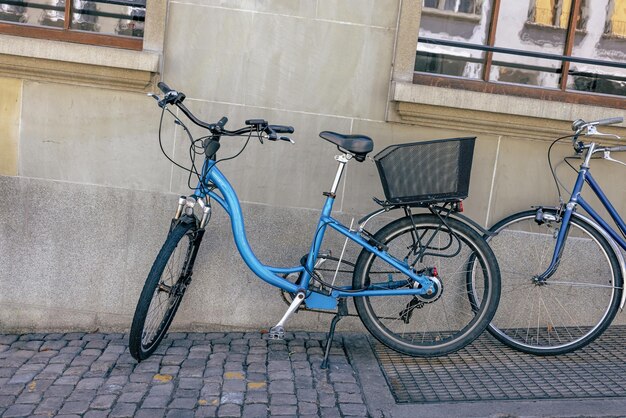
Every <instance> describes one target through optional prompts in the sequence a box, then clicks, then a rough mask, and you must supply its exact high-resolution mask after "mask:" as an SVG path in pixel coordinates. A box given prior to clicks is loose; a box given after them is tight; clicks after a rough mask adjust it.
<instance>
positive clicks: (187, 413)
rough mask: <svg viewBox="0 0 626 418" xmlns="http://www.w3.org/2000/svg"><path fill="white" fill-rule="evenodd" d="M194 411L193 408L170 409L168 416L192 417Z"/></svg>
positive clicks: (176, 417)
mask: <svg viewBox="0 0 626 418" xmlns="http://www.w3.org/2000/svg"><path fill="white" fill-rule="evenodd" d="M194 414H195V413H194V411H193V410H191V409H170V410H169V411H168V412H167V415H166V417H167V418H192V417H193V416H194Z"/></svg>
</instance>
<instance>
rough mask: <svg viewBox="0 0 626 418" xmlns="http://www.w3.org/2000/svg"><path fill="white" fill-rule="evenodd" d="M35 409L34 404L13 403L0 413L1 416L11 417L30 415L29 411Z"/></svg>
mask: <svg viewBox="0 0 626 418" xmlns="http://www.w3.org/2000/svg"><path fill="white" fill-rule="evenodd" d="M34 409H35V405H30V404H15V405H11V406H9V407H8V408H7V409H6V410H5V411H4V414H2V417H3V418H4V417H6V418H12V417H27V416H29V415H31V412H33V410H34Z"/></svg>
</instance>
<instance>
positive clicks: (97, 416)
mask: <svg viewBox="0 0 626 418" xmlns="http://www.w3.org/2000/svg"><path fill="white" fill-rule="evenodd" d="M110 413H111V410H109V409H105V410H91V409H90V410H89V411H87V412H86V413H85V415H83V418H106V417H108V416H109V414H110Z"/></svg>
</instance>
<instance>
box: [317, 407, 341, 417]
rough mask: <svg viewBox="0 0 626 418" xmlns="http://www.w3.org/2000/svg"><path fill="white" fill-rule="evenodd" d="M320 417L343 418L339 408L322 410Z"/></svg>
mask: <svg viewBox="0 0 626 418" xmlns="http://www.w3.org/2000/svg"><path fill="white" fill-rule="evenodd" d="M320 415H321V416H322V417H323V418H341V413H340V412H339V408H320Z"/></svg>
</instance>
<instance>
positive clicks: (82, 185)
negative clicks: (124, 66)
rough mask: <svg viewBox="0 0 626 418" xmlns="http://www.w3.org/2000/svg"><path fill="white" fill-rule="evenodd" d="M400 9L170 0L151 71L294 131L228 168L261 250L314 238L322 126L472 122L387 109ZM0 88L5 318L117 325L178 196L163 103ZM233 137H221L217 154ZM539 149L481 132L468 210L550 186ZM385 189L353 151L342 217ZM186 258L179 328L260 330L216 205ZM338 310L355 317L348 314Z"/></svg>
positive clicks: (183, 150) (178, 176)
mask: <svg viewBox="0 0 626 418" xmlns="http://www.w3.org/2000/svg"><path fill="white" fill-rule="evenodd" d="M399 6H400V2H399V1H398V0H378V1H374V0H367V1H363V0H358V1H357V0H354V1H341V2H336V1H331V0H317V1H314V0H297V1H291V0H289V1H287V0H273V1H266V2H255V1H248V0H229V1H217V0H215V1H204V0H203V1H199V0H197V1H195V0H186V1H185V2H178V1H170V2H169V5H168V11H167V13H168V15H167V16H168V17H167V24H166V33H165V45H164V54H163V59H162V66H161V67H162V71H161V78H162V79H163V80H164V81H166V82H167V83H168V84H169V85H170V86H172V87H174V88H176V89H179V90H181V91H184V92H185V93H186V94H187V100H186V104H187V105H188V107H189V108H190V109H192V110H193V112H195V113H197V114H198V115H201V116H202V117H203V118H205V119H206V120H210V121H213V120H217V119H219V117H221V116H222V115H228V117H229V119H230V122H229V125H228V126H232V127H236V126H240V125H241V124H242V123H243V121H244V120H245V119H247V118H266V119H268V120H270V121H272V122H273V123H281V124H290V125H293V126H294V127H295V128H296V133H295V134H294V135H293V139H294V140H295V141H296V144H295V145H290V144H288V143H282V142H281V143H266V144H265V145H260V144H259V143H257V142H254V141H253V142H251V143H250V144H249V146H248V148H247V149H246V151H245V153H244V154H243V155H242V156H241V157H240V158H238V159H236V160H234V161H229V162H225V163H224V164H223V167H222V170H223V171H224V172H225V173H226V174H227V175H228V176H229V178H230V179H231V180H232V183H233V185H234V186H235V188H236V190H237V191H238V194H239V197H240V199H241V200H242V201H243V202H244V203H243V208H244V212H245V215H246V222H247V223H246V225H247V231H248V234H249V240H250V242H251V245H252V247H253V249H254V250H255V251H256V252H257V255H258V256H259V259H260V260H262V261H263V262H266V263H268V264H277V265H294V264H297V262H298V260H299V259H300V257H301V255H302V254H304V253H306V252H307V249H308V245H309V240H310V239H311V238H312V237H311V234H312V231H313V228H314V224H315V222H316V217H317V216H318V213H319V208H320V207H321V205H322V204H323V196H322V195H321V193H322V192H323V191H326V190H328V188H329V187H330V184H331V182H332V179H333V177H334V170H335V161H334V160H333V155H335V154H336V150H335V149H334V148H333V147H332V146H331V145H330V144H328V143H326V142H325V141H323V140H322V139H320V138H318V137H317V135H318V133H319V132H320V131H322V130H334V131H338V132H343V133H351V132H352V133H363V134H367V135H370V136H371V137H372V138H373V139H374V141H375V150H374V152H377V151H379V150H381V149H383V148H384V147H386V146H387V145H389V144H392V143H398V142H407V141H412V140H420V139H433V138H446V137H457V136H460V135H468V134H475V133H476V132H475V131H474V130H472V129H467V128H464V127H459V126H456V127H455V126H445V125H440V126H428V124H424V123H417V124H415V123H416V122H413V124H412V123H406V122H402V123H399V122H396V123H390V122H386V120H387V119H388V118H389V113H393V112H394V111H395V110H394V106H395V104H394V103H393V102H390V101H389V100H388V97H389V94H390V90H389V89H390V81H391V79H392V78H393V77H394V75H393V70H394V68H393V66H392V63H394V62H395V63H396V67H397V64H398V62H399V61H398V60H397V58H398V56H399V55H398V53H397V51H395V50H394V46H395V45H396V36H397V34H398V21H399V20H398V8H399ZM403 7H406V6H404V5H403ZM417 18H419V14H418V16H417ZM415 33H417V32H415ZM413 51H414V49H413ZM403 53H404V54H407V52H406V51H404V52H403ZM412 53H413V52H409V53H408V54H409V55H410V54H412ZM400 55H401V54H400ZM394 60H395V61H394ZM0 91H2V92H3V94H2V96H0V109H2V118H0V174H2V177H0V254H2V257H1V258H0V289H1V290H0V332H1V331H21V330H68V329H72V330H76V329H84V330H95V329H101V330H127V329H128V327H129V325H130V321H131V318H132V314H133V312H134V307H135V303H136V301H137V299H138V296H139V292H140V291H141V287H142V285H143V281H144V280H145V276H146V275H147V272H148V270H149V268H150V265H151V263H152V261H153V260H154V257H155V255H156V253H157V251H158V249H159V247H160V245H161V244H162V242H163V240H164V238H165V235H166V232H167V228H168V224H169V219H170V217H171V216H172V214H173V211H174V209H175V205H176V198H177V196H178V195H180V194H186V193H188V190H187V189H186V175H185V173H184V172H182V171H181V170H179V169H177V168H175V167H173V166H172V165H171V164H170V163H169V162H168V161H167V160H166V159H165V158H164V157H163V156H162V155H161V152H160V150H159V145H158V141H157V135H158V122H159V117H160V112H159V109H158V108H157V107H156V106H155V102H154V101H153V100H151V99H148V98H146V96H145V95H144V94H140V93H129V92H123V91H120V90H112V89H106V88H101V87H98V88H93V87H85V86H76V85H72V84H64V83H60V82H59V83H54V82H47V81H46V82H44V81H37V80H33V79H30V78H24V79H20V78H0ZM391 119H394V118H393V117H391ZM394 120H395V119H394ZM442 126H443V127H442ZM195 132H196V133H199V131H197V130H196V131H195ZM162 138H163V146H164V148H165V149H166V150H167V151H168V152H171V153H172V155H173V156H174V158H175V159H177V160H178V161H181V162H186V161H187V160H186V158H187V149H188V145H187V143H186V142H185V141H186V139H185V137H184V136H183V135H182V132H181V129H180V128H178V129H175V128H174V125H173V124H171V123H170V124H167V125H166V127H165V128H164V130H163V132H162ZM242 144H243V140H241V139H233V140H232V141H224V143H223V146H222V149H221V151H220V152H221V155H222V156H228V155H233V154H235V153H236V152H237V151H238V150H239V149H240V147H241V146H242ZM547 145H548V143H547V142H546V141H545V140H543V141H532V140H527V139H521V138H518V137H512V136H511V137H507V136H506V135H502V134H485V133H482V132H479V138H478V141H477V149H476V156H475V163H474V167H473V173H472V182H471V187H470V197H469V199H468V200H467V202H466V209H467V210H466V213H467V214H468V215H470V216H471V217H473V218H475V219H477V220H478V221H479V222H480V223H482V224H491V223H493V221H495V220H496V219H497V218H499V217H502V216H503V215H505V214H508V213H509V212H512V211H514V210H517V209H522V208H525V207H527V206H528V205H529V204H531V203H535V202H537V201H545V200H546V198H547V197H550V199H552V198H553V192H552V189H551V187H552V185H551V183H550V181H551V180H549V178H548V172H547V167H546V166H545V163H544V161H545V150H546V148H547ZM520 156H524V158H520ZM531 160H532V161H535V162H536V164H533V165H532V167H531V168H529V166H528V161H531ZM620 187H621V186H619V185H617V184H615V185H613V186H612V187H609V189H613V190H612V191H613V192H617V193H619V192H622V190H621V189H620ZM515 193H520V194H522V195H523V196H524V199H520V200H517V199H513V197H514V196H515ZM382 195H383V194H382V190H381V187H380V185H379V179H378V175H377V172H376V169H375V166H374V164H373V163H372V162H371V161H366V162H364V163H356V162H351V164H350V165H349V167H348V169H347V173H346V177H345V182H344V183H343V185H342V186H341V194H340V196H339V197H338V199H337V203H336V206H335V207H336V209H337V211H338V217H340V218H341V219H344V220H346V221H347V222H348V223H349V221H350V218H351V217H352V216H356V217H360V216H361V215H362V214H364V213H367V212H368V211H370V210H373V209H375V207H376V205H375V204H374V203H373V202H372V201H371V197H372V196H378V197H382ZM623 207H624V201H620V207H619V208H620V209H623ZM300 234H302V237H300V236H299V235H300ZM341 244H342V241H341V240H339V239H338V238H337V237H333V236H329V241H328V243H326V244H324V248H328V247H330V248H332V249H334V250H335V251H334V252H335V253H339V252H340V249H341ZM349 254H350V255H351V256H352V257H353V256H354V254H355V249H353V248H352V249H350V250H349ZM196 264H197V268H196V272H195V274H194V281H193V284H192V286H191V288H190V290H189V292H188V294H187V296H186V297H185V299H184V301H183V305H182V307H181V310H180V313H179V314H178V316H177V318H176V321H175V323H174V327H175V328H180V329H215V328H225V329H235V328H242V329H262V328H268V327H270V326H272V325H274V324H275V322H276V321H278V319H280V316H281V315H282V313H283V312H284V310H285V309H286V305H285V304H284V303H283V302H282V301H281V299H280V296H279V294H278V291H277V290H275V289H274V288H272V287H270V286H269V285H266V284H264V283H263V282H261V281H259V280H257V279H256V278H255V276H254V275H253V274H252V273H251V272H250V271H249V270H248V269H247V268H246V266H245V265H244V264H243V262H242V261H241V259H240V258H239V256H238V254H237V252H236V249H235V247H234V245H233V240H232V234H231V232H230V227H229V225H228V222H227V218H226V216H225V215H224V213H223V212H222V211H221V210H220V209H219V208H217V209H216V210H215V211H214V216H213V219H212V222H211V225H210V227H209V229H208V231H207V234H206V236H205V241H204V243H203V246H202V248H201V250H200V254H199V259H198V261H197V263H196ZM329 321H330V317H329V316H324V315H320V314H313V313H300V314H298V315H296V317H295V318H294V320H293V321H292V322H290V323H289V324H288V328H289V327H290V328H291V329H303V328H304V329H309V330H325V329H327V327H328V324H329ZM340 324H341V326H342V327H343V328H344V329H345V328H350V329H360V328H359V327H360V325H359V324H358V321H354V320H353V321H350V320H345V321H342V323H340Z"/></svg>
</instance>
